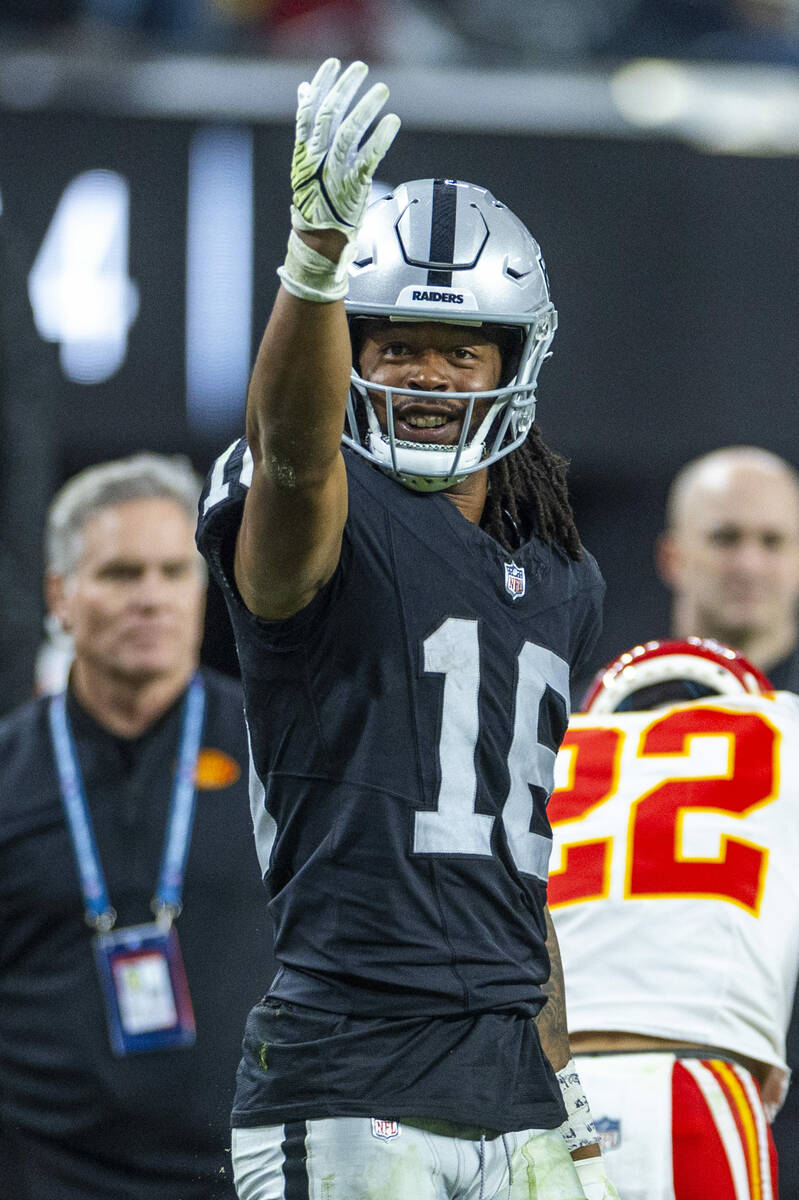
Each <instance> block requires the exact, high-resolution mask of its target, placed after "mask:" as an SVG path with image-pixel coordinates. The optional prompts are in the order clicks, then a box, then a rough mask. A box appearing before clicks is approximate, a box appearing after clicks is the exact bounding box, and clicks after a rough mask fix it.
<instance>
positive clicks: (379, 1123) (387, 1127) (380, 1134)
mask: <svg viewBox="0 0 799 1200" xmlns="http://www.w3.org/2000/svg"><path fill="white" fill-rule="evenodd" d="M399 1135H400V1123H399V1121H390V1120H389V1119H388V1118H387V1117H372V1137H376V1138H382V1139H383V1141H384V1142H390V1141H391V1139H392V1138H395V1137H399Z"/></svg>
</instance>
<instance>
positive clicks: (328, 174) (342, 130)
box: [291, 58, 400, 241]
mask: <svg viewBox="0 0 799 1200" xmlns="http://www.w3.org/2000/svg"><path fill="white" fill-rule="evenodd" d="M340 68H341V63H340V62H339V60H338V59H337V58H328V59H327V60H326V61H325V62H323V63H322V65H321V67H320V68H319V70H318V71H317V72H316V74H315V75H314V77H313V79H312V80H311V82H310V83H301V84H300V86H299V88H298V89H297V132H296V140H295V142H294V155H293V158H292V160H291V191H292V199H293V201H294V203H293V206H292V210H291V223H292V225H293V226H294V228H295V229H304V230H308V229H339V230H341V232H342V233H344V234H345V235H346V237H347V240H348V241H351V240H352V238H354V237H355V235H356V234H357V232H358V230H359V228H360V224H361V221H362V220H363V214H364V210H365V208H366V205H367V203H368V201H369V188H370V185H371V182H372V176H373V175H374V173H375V171H376V170H377V167H378V164H379V162H380V160H381V159H382V158H383V155H384V154H385V153H386V151H387V150H388V148H389V146H390V145H391V143H392V142H393V141H394V138H395V137H396V134H397V130H398V129H399V127H400V119H399V117H398V116H396V115H395V114H394V113H387V114H386V115H385V116H384V117H382V118H381V119H380V122H379V124H378V126H377V128H376V129H375V130H374V132H373V133H372V135H371V136H370V137H369V139H368V140H367V141H366V142H364V144H363V145H362V146H361V145H360V141H361V138H362V137H363V136H364V134H365V133H366V131H367V129H368V128H369V126H370V125H371V124H372V121H374V119H375V117H376V116H377V114H378V113H379V112H380V109H381V108H382V107H383V105H384V104H385V102H386V100H387V99H388V88H387V87H386V85H385V84H384V83H376V84H374V85H373V86H372V87H371V88H370V89H369V91H368V92H367V93H366V95H365V96H363V97H362V98H361V99H360V100H359V101H358V103H357V104H356V105H355V108H354V109H353V110H352V112H351V113H350V114H349V116H347V117H345V115H344V114H345V113H346V111H347V108H348V107H349V105H350V102H351V101H352V99H353V97H354V95H355V93H356V92H357V91H358V88H359V87H360V86H361V84H362V83H363V81H364V79H365V78H366V76H367V75H368V73H369V68H368V67H367V65H366V63H362V62H354V63H351V64H350V65H349V66H348V67H347V69H346V71H345V72H344V73H343V75H342V76H341V77H340V78H339V79H338V80H336V76H337V75H338V73H339V70H340Z"/></svg>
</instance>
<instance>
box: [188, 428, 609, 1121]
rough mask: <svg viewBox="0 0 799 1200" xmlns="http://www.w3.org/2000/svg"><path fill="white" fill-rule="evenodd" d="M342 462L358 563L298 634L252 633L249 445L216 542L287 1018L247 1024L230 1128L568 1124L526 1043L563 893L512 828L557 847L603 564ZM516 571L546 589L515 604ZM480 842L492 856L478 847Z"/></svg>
mask: <svg viewBox="0 0 799 1200" xmlns="http://www.w3.org/2000/svg"><path fill="white" fill-rule="evenodd" d="M345 459H346V463H347V472H348V481H349V515H348V519H347V523H346V529H345V535H344V543H343V549H342V554H341V560H340V563H339V566H338V568H337V570H336V572H335V573H334V575H333V577H332V579H331V580H330V581H329V583H328V584H327V585H326V586H325V588H323V589H322V591H321V592H320V593H319V594H318V595H317V596H316V597H315V598H314V600H313V601H312V602H311V603H310V604H309V605H308V606H307V608H305V609H304V610H302V611H301V612H300V613H298V614H296V615H295V616H294V617H292V618H290V619H289V620H286V621H282V622H265V621H262V620H259V619H258V618H256V617H254V616H252V614H250V613H249V612H248V611H247V609H246V608H245V607H244V605H243V603H242V601H241V599H240V597H239V596H238V593H237V590H236V588H235V584H234V583H233V580H232V566H231V563H232V550H233V545H234V542H235V534H236V530H237V528H238V525H239V522H240V519H241V508H242V504H243V501H244V497H245V494H246V487H247V483H248V480H249V478H250V477H251V471H252V460H251V457H250V455H249V451H248V450H247V448H246V445H245V443H244V442H243V441H242V442H240V443H238V444H237V445H236V446H235V447H234V448H232V449H231V450H229V451H228V453H227V455H225V456H223V457H222V459H220V460H219V461H218V462H217V464H216V466H215V468H214V470H213V471H212V473H211V476H210V478H209V485H208V488H207V489H206V493H205V495H204V498H203V500H202V501H201V510H200V511H201V517H200V526H199V531H198V542H199V545H200V549H201V550H202V552H203V553H204V554H205V556H206V557H207V559H208V561H209V563H210V565H211V569H212V571H213V573H214V574H215V576H216V577H217V579H218V580H219V581H220V583H221V585H222V587H223V590H224V592H225V595H226V598H227V601H228V605H229V609H230V613H231V618H232V621H233V626H234V631H235V634H236V642H237V647H238V654H239V660H240V663H241V670H242V680H243V684H244V691H245V700H246V709H247V720H248V725H249V729H250V738H251V743H252V751H253V759H254V763H255V767H256V772H257V775H258V778H259V780H260V784H261V786H262V788H263V792H264V795H263V807H262V809H261V811H260V819H259V818H258V817H256V838H257V841H258V846H259V856H260V859H261V866H262V868H263V870H264V873H265V879H266V883H267V887H268V890H269V894H270V911H271V913H272V917H273V922H274V927H275V938H276V941H275V945H276V957H277V958H278V960H279V964H280V966H279V970H278V975H277V977H276V979H275V982H274V984H273V986H272V988H271V993H270V995H271V997H272V999H273V1000H274V1001H281V1002H285V1004H283V1005H280V1004H278V1005H277V1010H276V1009H275V1006H274V1005H271V1006H260V1007H259V1008H258V1009H257V1010H256V1011H255V1012H254V1013H253V1015H252V1017H251V1019H250V1024H249V1026H248V1033H247V1039H246V1041H245V1058H244V1063H243V1064H242V1068H241V1070H240V1074H239V1088H238V1092H237V1100H236V1107H235V1110H234V1123H236V1124H240V1125H250V1124H257V1123H261V1122H264V1121H279V1120H284V1119H286V1117H287V1116H289V1115H291V1116H292V1118H293V1117H306V1118H307V1117H314V1116H329V1115H332V1114H339V1115H361V1114H364V1115H367V1114H369V1113H372V1114H374V1113H375V1106H376V1105H377V1106H378V1107H379V1108H380V1110H381V1111H382V1115H410V1114H416V1115H419V1116H430V1117H441V1118H448V1119H453V1120H461V1121H464V1122H467V1123H470V1124H477V1125H483V1126H490V1127H492V1128H496V1129H512V1128H523V1127H526V1126H528V1125H536V1124H537V1125H541V1126H547V1125H548V1126H552V1125H555V1124H558V1123H559V1122H560V1120H561V1119H562V1109H561V1103H560V1097H559V1090H558V1087H557V1084H556V1083H555V1081H554V1077H553V1075H552V1072H551V1070H550V1069H549V1067H548V1064H545V1063H544V1061H543V1060H542V1057H541V1053H540V1048H539V1046H538V1042H537V1035H536V1032H535V1028H534V1025H533V1023H532V1022H531V1020H530V1017H531V1016H533V1015H534V1014H535V1013H536V1012H537V1011H538V1009H539V1008H540V1006H541V1003H542V992H541V985H542V983H543V982H544V981H545V980H546V978H547V975H548V960H547V956H546V951H545V946H544V922H543V904H544V900H545V892H546V883H545V875H546V870H545V866H544V869H543V871H542V870H540V869H539V870H538V872H535V871H533V870H528V869H527V865H528V864H527V861H526V859H525V857H524V854H525V851H524V849H522V850H521V851H520V850H519V849H518V848H517V847H514V845H512V844H511V843H512V839H510V838H509V836H508V830H509V829H511V828H513V829H515V832H516V834H517V837H518V840H519V842H520V844H522V845H526V844H527V843H531V844H533V845H535V846H540V845H545V846H546V847H547V848H548V844H549V839H550V831H549V825H548V822H547V818H546V810H545V799H546V791H545V789H544V787H543V786H542V784H543V782H544V781H545V779H546V774H547V770H549V771H550V772H551V764H552V761H553V759H554V753H555V751H556V749H557V747H558V745H559V743H560V740H561V738H562V736H563V732H564V730H565V725H566V719H567V713H568V711H569V707H568V705H569V700H568V682H567V681H568V667H569V665H571V664H574V663H575V662H576V661H578V660H580V659H581V657H582V656H584V655H585V654H587V653H589V652H590V650H591V648H592V646H593V642H594V640H595V637H596V635H597V632H598V625H599V610H600V603H601V597H602V591H603V584H602V581H601V577H600V575H599V572H598V569H597V567H596V564H595V563H594V561H593V559H592V558H591V557H590V555H586V557H585V559H584V560H583V561H582V562H580V563H575V562H573V561H572V560H570V559H569V558H568V557H567V556H566V555H565V553H563V552H561V551H560V550H559V549H557V548H551V547H548V546H546V545H545V544H543V543H542V542H540V541H538V540H537V539H533V540H532V541H531V542H529V543H528V544H526V545H525V546H523V547H522V548H521V549H520V550H518V551H517V552H516V553H515V554H514V555H510V554H508V553H507V552H506V551H504V550H503V549H502V548H501V547H500V546H499V545H498V543H496V542H495V541H494V540H493V539H492V538H491V537H489V536H488V535H487V534H486V533H484V532H483V530H481V529H480V528H479V527H478V526H475V525H473V524H472V523H470V522H469V521H467V520H465V518H464V517H463V516H462V515H461V514H460V513H459V512H458V511H457V509H456V508H455V506H454V505H453V504H452V503H451V501H450V500H449V499H448V498H447V497H446V496H442V495H419V494H417V493H414V492H411V491H408V490H407V489H405V488H404V487H402V486H401V485H399V484H397V483H396V482H394V481H393V480H391V479H389V478H388V477H386V476H384V475H383V474H381V473H380V472H379V471H377V470H375V469H374V468H373V467H371V466H370V465H368V464H367V463H366V462H364V461H363V460H362V459H360V458H359V457H358V456H357V455H355V454H353V453H352V452H349V451H345ZM510 563H513V564H515V567H517V568H519V567H520V568H523V570H524V576H525V578H524V594H523V595H519V594H518V593H517V594H516V598H514V594H512V592H511V591H510V590H509V589H508V586H507V581H508V577H509V576H508V572H507V571H506V565H507V564H510ZM517 578H518V575H517ZM517 586H518V585H517ZM547 672H549V673H550V675H551V678H550V677H548V676H547ZM564 693H565V694H564ZM517 714H521V715H520V716H519V723H520V725H521V726H522V727H521V728H520V730H519V731H518V733H519V736H517V737H516V738H514V727H515V723H516V721H517ZM523 718H524V719H523ZM539 776H540V778H539ZM447 798H448V800H447ZM506 800H507V804H506ZM439 806H440V807H439ZM428 820H432V826H433V827H434V835H435V838H437V839H438V842H437V843H436V845H435V846H434V848H433V849H432V850H431V849H430V844H429V843H426V842H425V841H424V835H423V834H420V827H424V828H427V826H426V825H425V822H426V821H428ZM476 827H480V828H481V829H482V833H483V836H484V839H485V840H484V841H483V842H480V841H479V837H478V842H477V843H475V844H472V843H470V842H469V837H470V836H471V833H472V832H474V830H475V828H476ZM420 838H421V841H420ZM531 853H533V855H534V851H532V850H531ZM539 865H540V864H539ZM308 1010H311V1011H308ZM275 1022H277V1024H278V1026H279V1033H278V1036H277V1038H275V1036H274V1034H271V1035H270V1033H269V1030H270V1029H273V1028H274V1026H275ZM292 1029H293V1032H292ZM276 1042H277V1044H275V1043H276ZM264 1047H266V1049H265V1048H264ZM264 1055H265V1056H266V1059H267V1061H268V1062H269V1064H270V1067H269V1069H267V1070H264V1069H263V1068H264V1063H263V1057H264ZM478 1066H479V1068H480V1071H481V1072H482V1075H481V1077H480V1079H479V1080H477V1081H476V1080H475V1072H476V1071H477V1070H478ZM389 1110H390V1111H389ZM377 1115H381V1113H380V1112H378V1113H377Z"/></svg>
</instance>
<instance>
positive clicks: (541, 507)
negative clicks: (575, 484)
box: [480, 425, 582, 562]
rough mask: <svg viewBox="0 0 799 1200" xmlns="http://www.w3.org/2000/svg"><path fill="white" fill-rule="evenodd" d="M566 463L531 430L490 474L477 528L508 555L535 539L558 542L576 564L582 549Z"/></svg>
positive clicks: (535, 426) (492, 467)
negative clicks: (570, 498) (569, 491)
mask: <svg viewBox="0 0 799 1200" xmlns="http://www.w3.org/2000/svg"><path fill="white" fill-rule="evenodd" d="M567 468H568V462H567V460H566V459H565V458H564V457H563V456H562V455H560V454H557V453H556V452H555V451H554V450H551V449H550V448H549V446H547V444H546V442H545V441H544V439H543V438H542V436H541V431H540V429H539V428H538V426H537V425H533V427H532V429H531V430H530V432H529V434H528V435H527V437H526V438H525V440H524V441H523V442H522V444H521V446H520V447H519V448H518V450H514V451H513V453H512V454H506V455H505V457H504V458H500V459H498V460H497V462H495V463H494V464H493V466H491V467H489V468H488V495H487V497H486V504H485V509H484V510H483V517H482V520H481V522H480V524H481V526H482V528H483V529H484V530H485V531H486V533H488V534H490V535H491V537H493V538H495V539H496V541H498V542H499V543H500V545H501V546H504V547H505V549H506V550H511V551H512V550H515V549H517V548H518V546H519V544H520V542H525V541H527V540H528V539H529V538H530V537H531V536H532V534H534V533H535V534H537V535H538V537H540V538H541V539H542V540H543V541H545V542H557V543H558V544H559V545H560V546H562V547H563V549H564V550H565V551H566V553H567V554H568V555H569V558H573V559H575V560H576V561H578V562H579V560H580V559H581V558H582V546H581V545H580V536H579V534H578V532H577V526H576V525H575V523H574V514H573V513H572V508H571V504H570V503H569V494H568V489H567V487H566V471H567Z"/></svg>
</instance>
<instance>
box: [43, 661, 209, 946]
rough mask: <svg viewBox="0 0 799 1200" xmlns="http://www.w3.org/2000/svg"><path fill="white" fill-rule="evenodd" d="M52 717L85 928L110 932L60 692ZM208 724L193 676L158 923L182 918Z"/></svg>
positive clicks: (156, 907) (157, 901)
mask: <svg viewBox="0 0 799 1200" xmlns="http://www.w3.org/2000/svg"><path fill="white" fill-rule="evenodd" d="M48 716H49V719H50V736H51V738H52V743H53V753H54V755H55V763H56V769H57V771H58V782H59V786H60V789H61V799H62V801H63V804H64V811H65V813H66V817H67V825H68V826H69V832H70V836H71V838H72V846H73V849H74V851H75V860H76V862H77V865H78V872H79V874H80V880H81V888H82V891H83V899H84V903H85V905H86V922H87V924H88V925H91V926H92V928H95V929H99V930H101V931H102V932H107V931H108V930H109V929H112V928H113V926H114V922H115V921H116V916H117V914H116V912H115V910H114V909H113V908H112V906H111V900H110V898H109V895H108V888H107V887H106V882H105V876H104V875H103V868H102V865H101V863H100V855H99V853H98V850H97V841H96V839H95V836H94V829H93V827H92V819H91V816H90V814H89V806H88V804H87V803H86V791H85V788H84V786H83V778H82V776H81V771H80V764H79V763H78V755H77V752H76V750H75V742H74V740H73V737H72V730H71V729H70V725H69V718H68V716H67V704H66V692H59V693H58V695H56V696H52V697H51V699H50V705H49V711H48ZM204 718H205V686H204V684H203V681H202V678H201V676H200V675H199V673H198V674H195V675H194V677H193V678H192V680H191V683H190V684H189V687H188V690H187V692H186V700H185V702H184V705H183V721H182V725H181V730H180V743H179V748H178V763H177V769H176V771H175V781H174V783H173V785H172V798H171V801H170V805H169V815H168V817H167V833H166V841H165V843H164V852H163V856H162V859H161V868H160V871H159V875H158V886H157V888H156V892H155V896H154V898H153V902H152V908H153V912H154V913H155V915H156V917H159V918H166V919H167V920H172V919H173V918H174V917H176V916H178V914H179V913H180V910H181V894H182V891H183V878H184V875H185V872H186V859H187V858H188V853H189V843H190V841H191V830H192V824H193V822H194V805H195V800H196V796H197V791H196V788H195V784H194V774H195V770H196V766H197V755H198V754H199V750H200V740H201V738H202V731H203V723H204Z"/></svg>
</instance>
